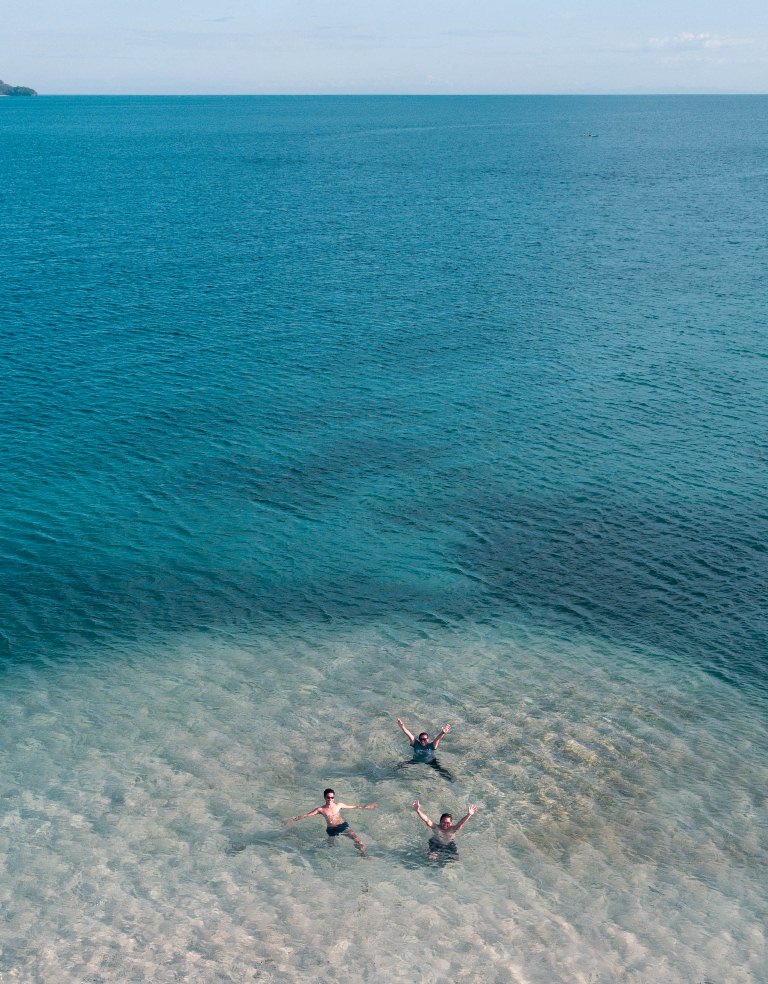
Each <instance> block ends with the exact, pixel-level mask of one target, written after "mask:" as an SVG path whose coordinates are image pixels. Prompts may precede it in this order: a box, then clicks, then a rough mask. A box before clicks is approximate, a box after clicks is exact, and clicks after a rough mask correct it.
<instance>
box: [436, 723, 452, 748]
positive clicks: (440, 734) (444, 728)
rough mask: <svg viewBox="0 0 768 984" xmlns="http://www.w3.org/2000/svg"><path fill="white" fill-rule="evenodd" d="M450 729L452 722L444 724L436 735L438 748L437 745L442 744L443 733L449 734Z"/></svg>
mask: <svg viewBox="0 0 768 984" xmlns="http://www.w3.org/2000/svg"><path fill="white" fill-rule="evenodd" d="M450 730H451V726H450V724H444V725H443V726H442V728H441V729H440V730H439V731H438V733H437V734H436V735H435V741H434V745H435V748H437V746H438V745H439V744H440V741H441V740H442V737H443V735H447V734H448V732H449V731H450Z"/></svg>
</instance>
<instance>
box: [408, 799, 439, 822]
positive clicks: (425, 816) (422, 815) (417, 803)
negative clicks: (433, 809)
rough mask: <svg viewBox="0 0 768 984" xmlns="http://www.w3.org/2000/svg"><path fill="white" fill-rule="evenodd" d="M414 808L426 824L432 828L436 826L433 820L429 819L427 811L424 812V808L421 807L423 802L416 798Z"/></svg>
mask: <svg viewBox="0 0 768 984" xmlns="http://www.w3.org/2000/svg"><path fill="white" fill-rule="evenodd" d="M413 808H414V810H415V811H416V812H417V813H418V815H419V819H420V820H423V821H424V823H425V824H426V825H427V826H428V827H430V828H432V827H434V826H435V825H434V824H433V823H432V821H431V820H430V819H429V817H428V816H427V814H426V813H425V812H424V811H423V810H422V808H421V803H419V801H418V800H414V801H413Z"/></svg>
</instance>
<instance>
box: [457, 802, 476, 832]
mask: <svg viewBox="0 0 768 984" xmlns="http://www.w3.org/2000/svg"><path fill="white" fill-rule="evenodd" d="M476 813H477V807H476V806H475V804H474V803H473V804H472V805H471V806H470V808H469V809H468V810H467V812H466V814H465V815H464V816H463V817H462V818H461V820H459V822H458V823H457V824H456V825H455V826H454V828H453V830H454V833H455V832H456V831H457V830H461V828H462V827H463V826H464V824H465V823H466V822H467V820H469V818H470V817H473V816H474V815H475V814H476Z"/></svg>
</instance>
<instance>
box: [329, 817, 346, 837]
mask: <svg viewBox="0 0 768 984" xmlns="http://www.w3.org/2000/svg"><path fill="white" fill-rule="evenodd" d="M345 830H349V824H348V823H347V822H346V820H345V821H344V823H337V824H336V826H335V827H326V828H325V832H326V834H328V836H329V837H338V836H339V834H343V833H344V831H345Z"/></svg>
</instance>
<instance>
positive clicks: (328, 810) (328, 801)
mask: <svg viewBox="0 0 768 984" xmlns="http://www.w3.org/2000/svg"><path fill="white" fill-rule="evenodd" d="M323 797H324V798H325V803H324V804H323V805H322V806H316V807H315V809H314V810H310V811H309V813H302V814H301V816H298V817H289V818H288V819H287V820H284V821H283V823H293V822H294V821H296V820H306V818H307V817H316V816H318V815H320V816H323V817H325V823H326V827H325V832H326V834H328V836H329V837H338V836H339V834H346V836H347V837H351V838H352V840H353V841H354V842H355V847H356V848H357V849H358V851H359V852H360V853H361V854H365V845H364V844H363V842H362V841H361V840H360V838H359V837H358V836H357V834H356V833H355V832H354V830H352V828H351V827H350V826H349V824H348V823H347V822H346V820H345V819H344V818H343V817H342V815H341V811H342V810H375V809H376V804H375V803H368V804H367V806H351V805H350V804H349V803H337V802H336V793H335V792H334V791H333V790H332V789H325V790H323Z"/></svg>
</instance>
